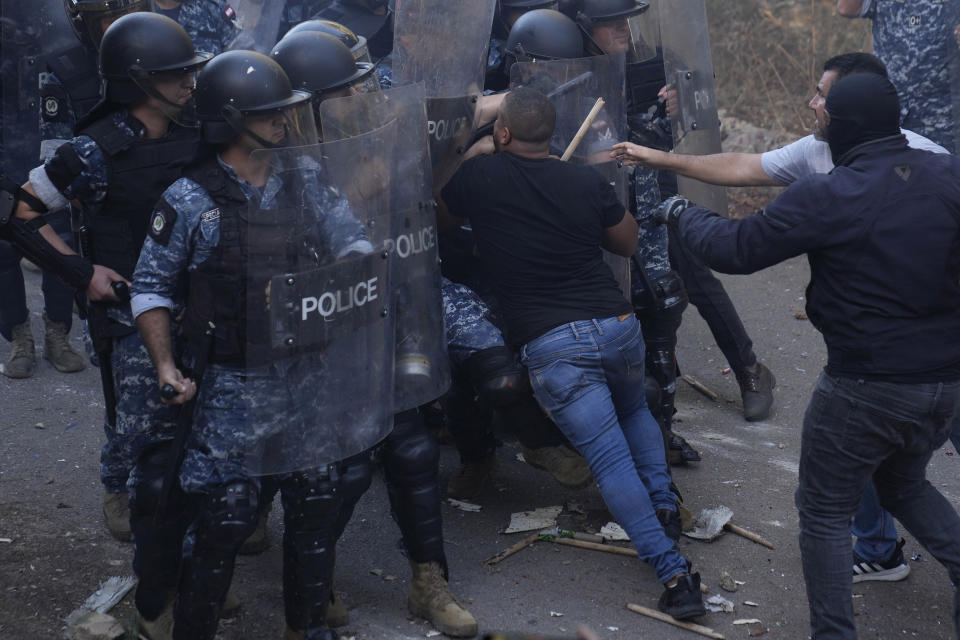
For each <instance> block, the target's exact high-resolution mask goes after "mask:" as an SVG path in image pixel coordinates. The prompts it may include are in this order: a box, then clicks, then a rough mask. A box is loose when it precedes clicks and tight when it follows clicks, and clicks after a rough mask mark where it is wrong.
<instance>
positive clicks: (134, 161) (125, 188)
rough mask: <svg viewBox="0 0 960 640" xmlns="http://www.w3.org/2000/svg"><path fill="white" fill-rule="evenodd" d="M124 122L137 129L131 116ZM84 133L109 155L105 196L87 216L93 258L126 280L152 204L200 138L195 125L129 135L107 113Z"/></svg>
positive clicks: (130, 275)
mask: <svg viewBox="0 0 960 640" xmlns="http://www.w3.org/2000/svg"><path fill="white" fill-rule="evenodd" d="M128 124H129V125H130V126H131V127H132V128H133V129H134V130H135V131H136V130H137V129H139V128H140V127H141V126H142V125H140V123H139V122H137V121H136V120H135V119H133V118H132V117H130V118H129V120H128ZM82 133H83V135H87V136H90V137H91V138H92V139H93V141H94V142H96V143H97V145H98V146H99V147H100V149H101V150H103V153H104V155H105V156H106V157H107V172H108V173H107V175H108V181H107V184H108V185H109V186H108V187H107V197H106V200H105V201H104V203H103V208H102V209H101V211H100V213H99V214H98V215H96V216H95V217H94V218H93V220H91V228H92V231H93V243H94V246H93V257H94V260H95V261H96V262H97V263H98V264H102V265H105V266H107V267H110V268H111V269H114V270H115V271H116V272H117V273H119V274H120V275H122V276H123V277H124V278H127V279H128V280H129V279H132V278H133V270H134V269H135V268H136V266H137V259H138V258H139V257H140V248H141V247H142V246H143V241H144V239H145V238H146V237H147V225H148V224H149V221H150V214H151V212H152V211H153V207H154V205H156V204H157V201H158V200H159V199H160V196H161V195H163V191H164V190H165V189H166V188H167V187H169V186H170V185H171V184H173V183H174V182H176V181H177V179H178V178H180V176H181V174H182V173H183V169H184V167H185V166H186V165H187V164H189V163H190V162H192V161H193V159H194V157H195V156H196V153H197V150H198V148H199V144H200V137H199V134H198V132H197V131H196V130H195V129H186V128H183V127H178V126H176V125H171V130H170V133H169V134H168V135H167V136H166V137H164V138H159V139H156V140H150V139H147V138H133V137H131V136H130V135H129V133H127V132H125V131H124V130H123V129H122V128H120V127H118V126H117V125H116V124H115V123H114V122H113V119H112V118H111V117H107V118H103V119H101V120H98V121H96V122H94V123H93V124H92V125H90V126H89V127H87V128H86V129H85V130H84V131H83V132H82Z"/></svg>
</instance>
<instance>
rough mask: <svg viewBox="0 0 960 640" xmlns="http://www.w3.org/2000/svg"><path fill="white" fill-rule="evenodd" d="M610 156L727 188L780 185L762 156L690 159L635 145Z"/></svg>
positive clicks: (622, 147) (721, 155)
mask: <svg viewBox="0 0 960 640" xmlns="http://www.w3.org/2000/svg"><path fill="white" fill-rule="evenodd" d="M610 157H611V158H613V159H615V160H617V161H618V162H620V163H622V164H624V165H627V166H644V167H649V168H651V169H659V170H663V171H672V172H674V173H676V174H679V175H682V176H687V177H689V178H694V179H695V180H700V181H701V182H707V183H709V184H717V185H721V186H725V187H749V186H780V183H779V182H777V181H776V180H774V179H773V178H771V177H770V176H769V175H767V172H766V171H764V170H763V163H762V162H761V160H760V158H761V157H762V154H759V153H714V154H710V155H705V156H691V155H684V154H681V153H668V152H666V151H660V150H658V149H651V148H649V147H643V146H641V145H638V144H634V143H632V142H621V143H619V144H615V145H614V146H613V150H612V151H611V152H610Z"/></svg>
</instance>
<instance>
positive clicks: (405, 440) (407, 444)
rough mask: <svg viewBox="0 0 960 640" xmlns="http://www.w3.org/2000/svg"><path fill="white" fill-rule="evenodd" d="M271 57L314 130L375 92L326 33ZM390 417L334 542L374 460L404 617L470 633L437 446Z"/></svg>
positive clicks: (359, 460)
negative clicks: (455, 589) (400, 564)
mask: <svg viewBox="0 0 960 640" xmlns="http://www.w3.org/2000/svg"><path fill="white" fill-rule="evenodd" d="M270 56H271V57H272V58H273V59H274V60H275V61H276V62H277V63H279V64H280V66H281V67H283V69H284V71H285V72H286V73H287V76H288V77H289V78H290V80H291V82H292V84H293V86H294V87H297V88H300V89H304V90H307V91H310V92H311V93H312V95H313V105H314V115H315V117H316V121H317V126H318V129H319V127H320V125H321V122H320V115H319V106H320V104H321V103H322V102H323V101H324V100H327V99H329V98H331V97H340V96H346V95H352V94H354V93H357V92H364V93H366V92H370V91H377V90H378V89H379V86H378V84H377V81H376V76H375V75H374V74H373V65H372V64H370V63H368V62H360V61H356V60H354V57H353V55H352V54H351V52H350V50H349V49H348V48H347V46H346V45H345V44H343V43H342V42H341V41H340V40H339V39H338V38H336V37H334V36H332V35H330V34H327V33H317V32H311V31H302V30H298V29H297V28H295V29H294V30H292V32H291V33H290V34H288V35H287V36H285V37H284V38H283V39H282V40H281V41H280V42H279V43H277V45H276V47H274V49H273V51H272V52H271V54H270ZM358 110H359V108H358ZM421 169H422V168H421ZM398 375H400V374H399V373H398ZM430 399H431V400H432V399H433V398H430ZM416 402H420V400H416ZM393 420H394V421H393V430H392V431H391V432H390V434H389V435H388V436H387V437H386V439H385V440H384V441H383V443H382V444H381V445H379V446H378V447H377V448H376V449H374V450H372V451H365V452H362V453H360V454H358V455H356V456H353V457H351V458H350V459H348V460H346V461H345V462H344V463H343V465H342V469H341V487H342V495H343V503H344V504H343V509H342V511H341V513H340V516H339V518H338V521H337V537H339V536H340V535H341V534H342V533H343V530H344V528H345V527H346V525H347V523H348V521H349V519H350V516H351V515H352V513H353V509H354V507H355V506H356V503H357V502H358V501H359V499H360V498H361V497H362V496H363V494H364V492H365V491H366V490H367V488H368V487H369V486H370V482H371V478H372V474H373V468H374V465H375V463H377V462H379V463H380V464H382V467H383V470H384V476H385V479H386V481H387V489H388V495H389V497H390V505H391V512H392V514H393V517H394V520H396V522H397V524H398V525H399V527H400V531H401V534H402V537H403V542H404V547H405V549H406V551H407V555H408V557H409V560H410V566H411V569H412V571H413V579H412V581H411V590H410V596H409V600H408V606H409V608H410V611H411V613H413V614H414V615H417V616H419V617H422V618H426V619H427V620H430V622H431V623H433V625H434V626H436V627H437V628H438V629H439V630H440V631H442V632H444V633H446V634H448V635H452V636H460V637H471V636H474V635H476V633H477V622H476V620H475V619H474V618H473V616H472V615H471V614H470V612H469V611H467V610H466V608H464V607H463V605H461V604H460V603H459V602H458V601H457V599H456V598H455V597H454V596H453V594H452V593H451V592H450V586H449V583H448V569H447V559H446V555H445V553H444V545H443V531H442V520H441V512H440V489H439V486H438V482H437V475H438V472H439V464H440V455H439V447H438V445H437V443H436V441H435V439H434V438H433V437H432V436H431V435H430V433H429V432H428V431H427V428H426V425H425V424H424V421H423V417H422V415H421V413H420V410H419V409H417V408H414V409H410V410H405V411H401V412H400V413H397V414H396V415H395V416H394V419H393ZM347 615H348V614H347V611H346V608H345V607H344V606H343V604H342V602H341V601H339V600H338V599H335V598H334V599H332V601H331V606H330V608H329V610H328V612H327V622H328V623H329V624H330V625H331V626H342V625H344V624H346V623H347V621H348V617H347Z"/></svg>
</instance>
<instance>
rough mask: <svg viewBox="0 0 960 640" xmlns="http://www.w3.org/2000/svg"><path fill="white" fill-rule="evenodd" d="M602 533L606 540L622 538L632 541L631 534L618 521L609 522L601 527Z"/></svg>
mask: <svg viewBox="0 0 960 640" xmlns="http://www.w3.org/2000/svg"><path fill="white" fill-rule="evenodd" d="M600 535H601V536H603V537H604V539H606V540H622V541H624V542H629V541H630V536H628V535H627V532H626V531H624V530H623V527H621V526H620V525H618V524H617V523H616V522H608V523H607V524H605V525H603V526H602V527H600Z"/></svg>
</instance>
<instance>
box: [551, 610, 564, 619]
mask: <svg viewBox="0 0 960 640" xmlns="http://www.w3.org/2000/svg"><path fill="white" fill-rule="evenodd" d="M550 617H551V618H562V617H563V614H562V613H560V612H559V611H551V612H550Z"/></svg>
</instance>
